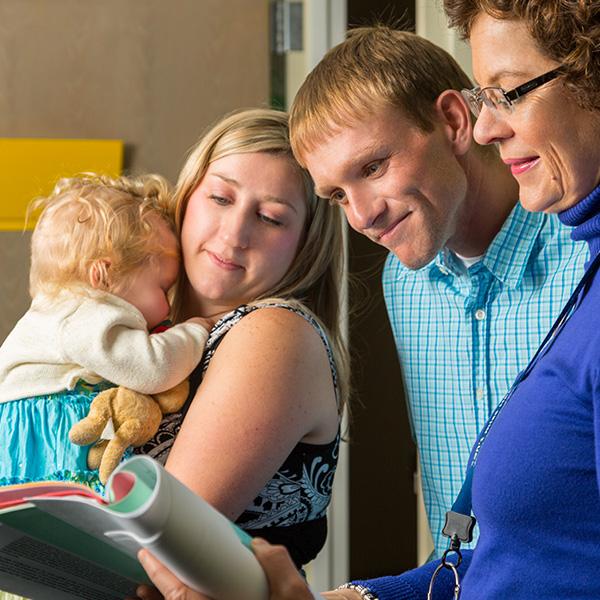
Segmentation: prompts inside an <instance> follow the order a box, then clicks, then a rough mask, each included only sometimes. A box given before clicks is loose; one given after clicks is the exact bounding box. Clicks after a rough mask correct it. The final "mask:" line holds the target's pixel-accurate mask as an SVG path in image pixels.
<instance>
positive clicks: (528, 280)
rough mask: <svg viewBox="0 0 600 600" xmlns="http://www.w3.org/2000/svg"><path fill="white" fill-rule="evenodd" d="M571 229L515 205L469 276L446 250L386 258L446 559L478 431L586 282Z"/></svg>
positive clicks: (415, 426)
mask: <svg viewBox="0 0 600 600" xmlns="http://www.w3.org/2000/svg"><path fill="white" fill-rule="evenodd" d="M570 231H571V230H570V228H568V227H565V226H564V225H562V224H561V223H560V222H559V221H558V219H557V217H556V215H545V214H542V213H536V214H534V213H528V212H527V211H525V210H524V209H523V208H522V207H521V205H520V204H517V206H516V207H515V208H514V209H513V211H512V212H511V214H510V216H509V217H508V219H507V220H506V222H505V223H504V226H503V227H502V229H501V231H500V232H499V233H498V235H497V236H496V237H495V239H494V240H493V242H492V244H491V245H490V247H489V248H488V250H487V251H486V253H485V254H484V256H483V258H482V259H481V260H480V261H479V262H477V263H475V264H474V265H472V266H471V267H469V268H468V269H465V267H464V265H461V263H460V261H458V260H457V259H456V257H455V256H454V255H453V254H452V253H451V252H449V251H448V250H446V249H444V250H442V252H440V254H439V255H438V256H437V258H436V259H435V260H434V261H432V262H431V263H430V264H429V265H427V266H426V267H424V268H422V269H420V270H418V271H410V270H409V269H407V268H406V267H404V266H403V265H402V264H401V263H400V261H399V260H398V259H397V258H396V257H395V256H394V255H393V254H390V255H389V256H388V258H387V261H386V265H385V268H384V271H383V291H384V296H385V301H386V305H387V310H388V315H389V318H390V322H391V325H392V330H393V333H394V338H395V341H396V346H397V349H398V357H399V359H400V364H401V367H402V373H403V377H404V383H405V390H406V396H407V401H408V409H409V416H410V421H411V427H412V432H413V437H414V439H415V442H416V443H417V445H418V447H419V459H420V464H421V482H422V486H423V496H424V501H425V508H426V510H427V515H428V518H429V523H430V527H431V532H432V536H433V541H434V544H435V548H436V552H435V553H436V555H437V556H438V557H439V556H441V554H442V553H443V552H444V550H445V549H446V548H447V546H448V539H447V538H445V537H443V536H442V533H441V531H442V528H443V526H444V522H445V515H446V511H447V510H449V509H450V507H451V506H452V503H453V502H454V500H455V498H456V495H457V494H458V492H459V490H460V487H461V485H462V481H463V476H464V473H465V469H466V463H467V460H468V458H469V452H470V450H471V446H472V445H473V444H474V443H475V440H476V438H477V434H478V433H479V430H480V429H481V428H482V427H483V425H484V424H485V422H486V421H487V418H488V417H489V415H490V414H491V412H492V411H493V409H494V408H495V406H496V405H497V404H498V402H499V401H500V400H501V399H502V397H503V396H504V394H505V393H506V392H507V391H508V389H509V387H510V384H511V383H512V382H513V380H514V379H515V377H516V375H517V373H518V372H519V371H520V370H521V369H523V368H525V366H526V365H527V363H528V361H529V359H530V358H531V357H532V356H533V354H534V353H535V351H536V349H537V348H538V346H539V344H540V343H541V341H542V340H543V339H544V336H545V334H546V333H547V332H548V331H549V329H550V327H551V326H552V323H553V321H554V319H555V318H556V317H557V316H558V314H559V313H560V310H561V308H562V306H563V305H564V304H565V303H566V302H567V300H568V299H569V296H570V294H571V292H572V290H573V289H574V288H575V286H576V285H577V282H578V281H579V279H580V278H581V276H582V275H583V271H584V263H585V261H586V260H587V258H588V250H587V245H586V244H585V243H582V242H578V243H575V242H573V241H572V240H571V239H570Z"/></svg>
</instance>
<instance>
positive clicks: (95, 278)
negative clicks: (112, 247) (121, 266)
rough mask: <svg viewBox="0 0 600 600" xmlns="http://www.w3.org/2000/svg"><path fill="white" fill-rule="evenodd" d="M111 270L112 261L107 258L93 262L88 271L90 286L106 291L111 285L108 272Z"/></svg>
mask: <svg viewBox="0 0 600 600" xmlns="http://www.w3.org/2000/svg"><path fill="white" fill-rule="evenodd" d="M111 268H112V259H111V258H110V257H108V256H104V257H103V258H98V259H97V260H95V261H94V262H93V263H92V264H91V266H90V269H89V272H88V277H89V280H90V285H91V286H92V287H93V288H94V289H102V290H108V289H109V287H110V284H111V281H110V279H111V278H110V270H111Z"/></svg>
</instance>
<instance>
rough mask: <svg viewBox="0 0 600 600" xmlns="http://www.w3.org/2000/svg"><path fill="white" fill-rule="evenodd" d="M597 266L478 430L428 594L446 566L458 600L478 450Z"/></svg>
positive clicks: (594, 264) (471, 522) (470, 526)
mask: <svg viewBox="0 0 600 600" xmlns="http://www.w3.org/2000/svg"><path fill="white" fill-rule="evenodd" d="M599 266H600V253H599V254H597V255H596V257H595V258H594V260H593V261H592V262H591V264H590V265H589V267H588V269H587V270H586V272H585V274H584V275H583V277H582V278H581V281H580V282H579V284H578V285H577V287H576V288H575V291H574V292H573V294H571V297H570V298H569V301H568V302H567V304H566V306H565V307H564V308H563V310H562V312H561V313H560V315H559V317H558V319H556V321H555V323H554V325H553V326H552V329H551V330H550V332H549V333H548V335H547V336H546V337H545V339H544V341H543V342H542V344H541V346H540V347H539V348H538V350H537V352H536V353H535V355H534V357H533V358H532V359H531V361H530V362H529V364H528V365H527V368H526V369H525V370H524V371H521V372H520V373H519V375H518V376H517V378H516V380H515V382H514V383H513V385H512V386H511V388H510V390H509V391H508V393H507V394H506V395H505V396H504V398H502V400H501V401H500V403H499V404H498V406H497V407H496V408H495V410H494V412H493V413H492V414H491V416H490V418H489V419H488V421H487V423H486V424H485V427H484V428H483V429H482V430H481V432H480V434H479V436H478V438H477V442H476V443H475V446H474V449H473V451H472V453H471V458H470V460H469V464H468V466H467V472H466V474H465V480H464V483H463V485H462V487H461V489H460V492H459V494H458V496H457V498H456V500H455V501H454V504H453V505H452V509H451V510H450V511H448V512H447V513H446V524H445V525H444V528H443V530H442V534H443V535H444V536H446V537H448V538H450V543H449V545H448V550H446V552H444V555H443V557H442V564H441V565H440V567H439V568H438V569H437V570H436V572H435V573H434V575H433V578H432V580H431V586H430V593H431V589H432V586H433V581H434V579H435V577H436V575H437V574H438V572H439V570H440V568H442V567H446V568H448V569H452V570H453V571H454V574H455V577H456V580H457V588H456V592H455V593H456V595H455V597H458V593H457V592H458V591H459V589H460V585H459V584H458V575H457V574H456V567H457V566H458V565H460V563H461V561H462V557H461V555H460V544H461V542H464V543H468V542H471V541H472V540H473V528H474V527H475V523H476V520H475V517H473V516H472V515H471V509H472V504H471V488H472V483H473V470H474V468H475V464H476V463H477V458H478V457H479V453H480V451H481V447H482V445H483V443H484V441H485V439H486V438H487V436H488V433H489V432H490V429H491V428H492V425H493V424H494V422H495V421H496V418H497V417H498V415H499V414H500V411H501V410H502V409H503V408H504V407H505V406H506V404H507V403H508V401H509V400H510V399H511V397H512V395H513V394H514V393H515V391H516V389H517V388H518V387H519V385H520V384H521V382H522V381H523V380H524V379H525V378H526V377H527V376H528V375H529V373H531V370H532V369H533V367H534V366H535V365H536V363H537V362H538V361H539V360H540V358H541V357H542V356H543V355H544V354H545V353H546V352H547V350H548V349H549V348H550V346H551V345H552V342H553V341H554V339H555V338H556V336H557V334H558V333H559V332H560V330H561V329H562V328H563V327H564V325H565V323H566V322H567V320H568V319H569V317H570V316H571V315H572V314H573V313H574V312H575V310H576V309H577V307H578V306H579V303H580V302H581V300H582V298H583V295H584V291H585V288H586V286H587V285H588V283H589V282H590V281H591V279H592V278H593V276H594V274H595V272H596V271H597V270H598V267H599ZM450 552H456V554H457V562H456V563H452V562H450V561H447V560H446V557H447V555H448V554H449V553H450Z"/></svg>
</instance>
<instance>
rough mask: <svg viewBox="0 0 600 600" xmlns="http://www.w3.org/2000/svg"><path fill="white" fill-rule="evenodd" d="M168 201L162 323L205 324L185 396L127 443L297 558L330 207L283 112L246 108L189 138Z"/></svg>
mask: <svg viewBox="0 0 600 600" xmlns="http://www.w3.org/2000/svg"><path fill="white" fill-rule="evenodd" d="M174 212H175V215H176V223H177V228H178V232H179V233H180V235H181V248H182V255H183V265H184V271H185V272H184V274H182V277H181V279H180V281H179V282H178V285H177V286H176V293H175V298H174V302H173V308H174V317H175V321H181V320H182V319H189V318H191V317H197V316H200V317H204V318H207V319H210V320H212V321H216V325H215V327H214V329H213V331H212V333H211V336H210V337H209V341H208V344H207V349H206V352H205V356H204V358H203V361H202V363H201V364H199V366H198V369H197V370H196V372H195V374H194V375H192V378H191V382H192V393H191V396H190V400H189V402H188V405H187V406H186V407H185V408H184V411H183V413H182V414H181V415H176V416H174V417H172V418H168V419H166V420H165V421H163V425H162V427H161V430H160V431H159V433H158V435H157V436H156V438H155V439H154V440H153V441H151V443H149V444H148V445H147V446H145V447H143V448H141V449H139V451H140V452H144V453H148V454H150V455H151V456H153V457H155V458H157V459H159V460H161V461H163V462H166V467H167V469H168V470H169V471H170V472H171V473H173V474H174V475H175V476H176V477H178V478H179V479H180V480H181V481H183V482H184V483H185V484H186V485H188V486H189V487H190V488H191V489H192V490H194V491H195V492H196V493H197V494H199V495H200V496H201V497H203V498H204V499H205V500H207V501H208V502H209V503H211V504H212V505H213V506H215V507H216V508H217V509H219V510H220V511H221V512H222V513H223V514H225V515H226V516H227V517H229V518H230V519H232V520H234V521H236V522H237V523H238V524H239V525H240V526H241V527H242V528H243V529H245V530H246V531H248V532H249V533H250V534H251V535H261V536H264V537H266V538H268V539H270V540H271V541H273V542H278V543H282V544H284V545H285V546H286V547H287V548H288V550H289V552H290V554H291V555H292V557H293V559H294V562H295V564H296V566H298V567H300V566H302V565H304V564H306V563H307V562H308V561H310V560H311V559H312V558H314V556H315V555H316V554H317V553H318V551H319V550H320V549H321V547H322V546H323V543H324V541H325V537H326V534H327V523H326V509H327V505H328V503H329V500H330V496H331V485H332V480H333V476H334V472H335V468H336V464H337V456H338V447H339V441H340V410H341V409H342V407H343V405H344V403H345V400H346V397H347V390H348V385H347V358H346V349H345V347H344V344H343V342H342V336H341V333H340V303H341V292H340V290H341V285H342V282H343V278H344V271H343V243H342V239H341V235H342V229H341V220H340V215H339V211H337V210H335V209H334V207H330V206H329V205H328V204H327V203H326V202H319V201H318V200H317V198H316V196H315V194H314V192H313V188H312V183H311V180H310V178H309V176H308V174H307V173H306V172H305V171H304V170H303V169H302V168H301V167H300V166H299V165H298V164H297V163H296V161H295V160H294V158H293V156H292V152H291V149H290V142H289V137H288V125H287V115H285V114H284V113H282V112H278V111H273V110H266V109H252V110H245V111H241V112H238V113H235V114H233V115H229V116H227V117H225V118H224V119H223V120H221V121H220V122H219V123H217V124H216V125H215V126H214V127H213V128H212V129H211V130H210V131H208V132H207V133H206V135H205V136H204V137H203V138H202V139H201V140H200V141H199V142H198V144H197V146H196V147H195V148H194V149H193V150H192V152H191V153H190V155H189V157H188V160H187V162H186V165H185V166H184V168H183V171H182V173H181V176H180V178H179V182H178V184H177V188H176V194H175V207H174ZM200 382H202V383H201V385H200Z"/></svg>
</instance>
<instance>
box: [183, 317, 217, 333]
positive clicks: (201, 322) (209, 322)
mask: <svg viewBox="0 0 600 600" xmlns="http://www.w3.org/2000/svg"><path fill="white" fill-rule="evenodd" d="M185 322H186V323H197V324H198V325H202V327H204V329H206V331H208V332H209V333H210V330H211V329H212V328H213V327H214V326H215V321H213V320H212V319H204V318H203V317H192V318H191V319H187V320H186V321H185Z"/></svg>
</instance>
